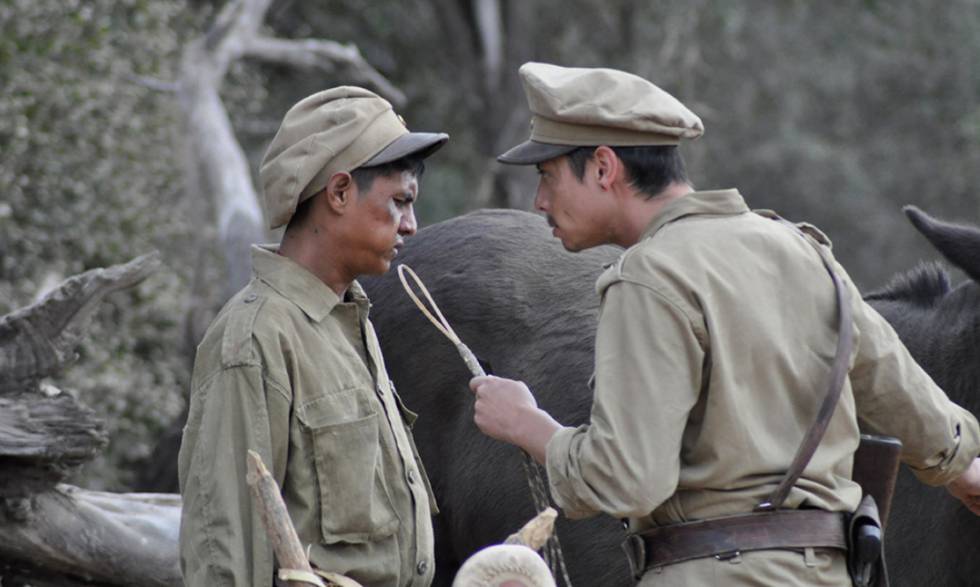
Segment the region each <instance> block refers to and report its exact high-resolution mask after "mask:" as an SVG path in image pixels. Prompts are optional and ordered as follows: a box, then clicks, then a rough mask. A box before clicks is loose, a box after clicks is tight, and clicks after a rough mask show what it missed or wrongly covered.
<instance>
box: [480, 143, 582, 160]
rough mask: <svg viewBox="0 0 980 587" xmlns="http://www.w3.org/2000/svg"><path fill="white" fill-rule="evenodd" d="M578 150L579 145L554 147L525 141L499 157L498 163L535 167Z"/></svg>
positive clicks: (549, 144) (548, 144)
mask: <svg viewBox="0 0 980 587" xmlns="http://www.w3.org/2000/svg"><path fill="white" fill-rule="evenodd" d="M578 148H579V145H553V144H551V143H539V142H536V141H524V142H523V143H521V144H520V145H517V146H516V147H514V148H513V149H511V150H509V151H507V152H506V153H504V154H503V155H499V156H498V157H497V161H500V162H501V163H506V164H508V165H535V164H537V163H542V162H544V161H548V160H549V159H555V158H556V157H561V156H562V155H567V154H569V153H571V152H572V151H574V150H575V149H578Z"/></svg>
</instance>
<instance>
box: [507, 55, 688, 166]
mask: <svg viewBox="0 0 980 587" xmlns="http://www.w3.org/2000/svg"><path fill="white" fill-rule="evenodd" d="M520 76H521V81H522V82H523V83H524V93H525V94H526V95H527V102H528V106H529V107H530V109H531V138H530V140H528V141H525V142H523V143H521V144H520V145H517V146H516V147H514V148H513V149H510V150H509V151H507V152H506V153H504V154H503V155H500V156H499V157H497V160H498V161H500V162H501V163H510V164H513V165H533V164H535V163H541V162H542V161H547V160H549V159H554V158H555V157H560V156H562V155H565V154H567V153H570V152H571V151H573V150H575V149H576V148H577V147H591V146H598V145H607V146H610V147H637V146H643V145H677V144H679V143H680V141H681V139H693V138H696V137H699V136H701V134H702V133H703V132H704V126H703V125H702V124H701V119H700V118H698V117H697V115H696V114H694V113H693V112H691V111H690V110H688V109H687V107H686V106H684V105H683V104H681V103H680V102H679V101H678V100H677V99H676V98H674V97H673V96H671V95H670V94H668V93H667V92H665V91H663V90H661V89H660V88H658V87H657V86H655V85H653V84H652V83H650V82H648V81H647V80H645V79H643V78H641V77H639V76H636V75H633V74H631V73H626V72H625V71H618V70H615V69H603V68H581V67H560V66H557V65H550V64H547V63H533V62H532V63H525V64H524V65H522V66H521V69H520Z"/></svg>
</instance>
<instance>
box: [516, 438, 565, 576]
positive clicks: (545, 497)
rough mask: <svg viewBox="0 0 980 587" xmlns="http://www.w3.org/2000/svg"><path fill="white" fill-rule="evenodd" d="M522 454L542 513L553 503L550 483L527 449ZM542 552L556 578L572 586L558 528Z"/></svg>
mask: <svg viewBox="0 0 980 587" xmlns="http://www.w3.org/2000/svg"><path fill="white" fill-rule="evenodd" d="M521 455H522V456H523V459H522V460H521V464H522V465H524V474H525V476H526V477H527V484H528V487H530V489H531V499H532V501H533V502H534V509H535V511H537V513H539V514H540V513H541V512H543V511H544V510H546V509H547V508H548V507H549V506H550V505H551V499H550V494H549V492H548V485H547V483H546V482H545V480H544V473H543V472H542V471H541V466H540V465H538V464H537V463H536V462H534V459H532V458H531V455H529V454H527V452H526V451H521ZM541 553H542V555H543V558H544V562H545V563H546V564H547V565H548V568H549V569H550V570H551V574H552V575H553V576H554V577H555V579H556V580H557V579H558V578H561V579H562V580H563V581H564V583H565V587H572V580H571V579H570V578H569V576H568V567H566V566H565V553H564V552H563V551H562V548H561V543H560V542H559V541H558V529H557V528H555V531H554V532H552V533H551V536H550V537H548V542H546V543H545V546H544V548H542V549H541Z"/></svg>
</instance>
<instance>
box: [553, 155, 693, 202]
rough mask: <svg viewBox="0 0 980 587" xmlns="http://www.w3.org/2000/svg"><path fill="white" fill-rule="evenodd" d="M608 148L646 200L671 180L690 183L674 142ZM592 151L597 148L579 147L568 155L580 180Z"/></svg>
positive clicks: (671, 181) (672, 181) (569, 163)
mask: <svg viewBox="0 0 980 587" xmlns="http://www.w3.org/2000/svg"><path fill="white" fill-rule="evenodd" d="M610 148H611V149H612V150H613V151H614V152H615V153H616V156H617V157H619V158H620V160H621V161H622V162H623V166H624V167H625V168H626V174H627V175H628V176H629V180H630V185H631V186H633V187H634V188H636V189H637V190H638V191H639V192H640V193H642V194H643V195H644V196H645V198H646V199H647V200H649V199H650V198H652V197H654V196H656V195H657V194H659V193H660V192H661V191H663V190H664V188H666V187H667V186H669V185H670V184H672V183H674V182H678V183H690V181H689V180H688V179H687V169H686V168H685V167H684V158H683V157H681V153H680V151H679V150H677V146H676V145H645V146H642V147H610ZM595 150H596V147H579V148H577V149H575V150H574V151H572V152H571V153H569V154H568V165H569V166H570V167H571V168H572V173H574V174H575V177H577V178H578V180H579V181H582V179H583V178H584V177H585V164H586V162H588V161H589V160H590V159H592V156H593V155H594V154H595Z"/></svg>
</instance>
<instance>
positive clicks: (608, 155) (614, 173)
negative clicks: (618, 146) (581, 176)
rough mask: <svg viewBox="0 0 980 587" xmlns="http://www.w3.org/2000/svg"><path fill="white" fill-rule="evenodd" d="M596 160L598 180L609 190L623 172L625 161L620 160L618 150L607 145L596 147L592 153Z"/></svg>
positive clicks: (594, 160) (593, 158) (601, 185)
mask: <svg viewBox="0 0 980 587" xmlns="http://www.w3.org/2000/svg"><path fill="white" fill-rule="evenodd" d="M592 161H593V162H595V171H594V173H595V174H596V181H597V182H598V183H599V186H600V187H602V188H603V189H606V190H608V189H609V188H610V187H611V186H612V184H613V183H615V182H616V180H618V179H621V176H622V174H623V162H622V161H620V160H619V157H618V156H617V155H616V151H613V150H612V148H610V147H607V146H605V145H602V146H599V147H596V150H595V152H594V153H593V155H592Z"/></svg>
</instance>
